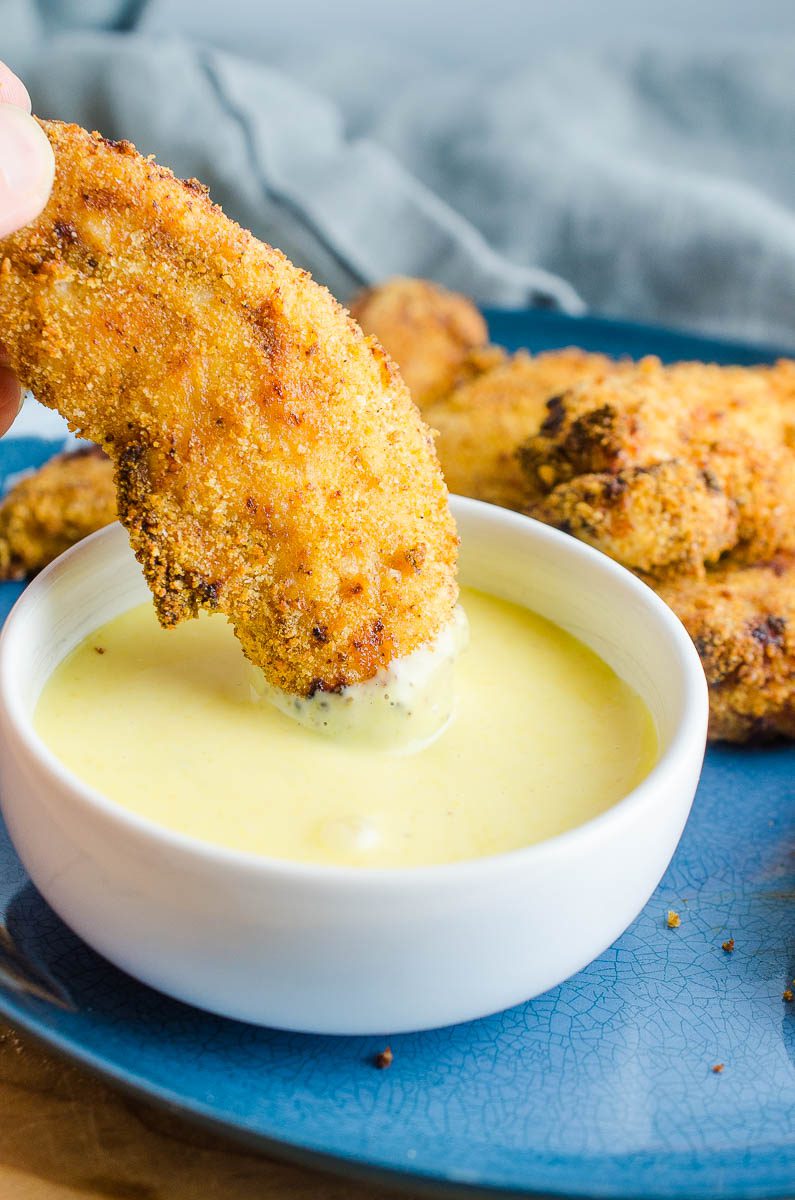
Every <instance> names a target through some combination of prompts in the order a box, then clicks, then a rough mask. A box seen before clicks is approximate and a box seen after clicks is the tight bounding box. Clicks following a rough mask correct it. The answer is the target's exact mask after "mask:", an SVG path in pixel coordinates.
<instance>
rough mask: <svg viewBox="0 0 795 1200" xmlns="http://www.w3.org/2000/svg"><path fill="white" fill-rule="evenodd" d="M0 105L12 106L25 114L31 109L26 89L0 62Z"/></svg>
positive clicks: (9, 69) (8, 68)
mask: <svg viewBox="0 0 795 1200" xmlns="http://www.w3.org/2000/svg"><path fill="white" fill-rule="evenodd" d="M0 104H13V105H15V106H16V107H17V108H23V109H24V110H25V112H30V107H31V105H30V96H29V95H28V89H27V88H26V87H25V85H24V83H23V82H22V80H21V79H19V78H18V77H17V76H16V75H15V74H14V72H13V71H12V70H11V68H10V67H7V66H6V64H5V63H4V62H0Z"/></svg>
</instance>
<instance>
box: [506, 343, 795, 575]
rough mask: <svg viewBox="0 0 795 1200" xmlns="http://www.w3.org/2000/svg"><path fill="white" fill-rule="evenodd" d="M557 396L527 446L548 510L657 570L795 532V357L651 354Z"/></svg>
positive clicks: (617, 554)
mask: <svg viewBox="0 0 795 1200" xmlns="http://www.w3.org/2000/svg"><path fill="white" fill-rule="evenodd" d="M547 410H548V411H547V416H546V418H545V420H544V422H543V424H542V425H541V428H540V430H539V432H538V433H537V434H536V435H535V436H534V437H532V438H530V439H529V440H528V441H527V442H526V443H525V445H524V446H523V447H522V448H521V450H520V461H521V463H522V466H523V468H524V470H525V472H526V474H527V476H528V478H529V480H530V484H531V487H536V488H538V490H539V491H542V492H545V493H546V495H545V497H544V499H543V500H542V501H541V502H540V503H538V504H537V505H536V506H535V507H531V509H530V511H531V513H532V514H533V515H537V516H539V517H540V518H541V519H542V520H546V521H549V522H550V523H552V524H555V525H558V526H559V527H561V528H564V529H569V530H570V531H571V532H573V533H575V534H576V535H577V536H579V537H583V538H584V539H585V540H586V541H590V542H591V544H592V545H595V546H597V547H598V548H599V549H603V550H605V551H606V552H607V553H608V554H611V555H612V556H613V557H614V558H617V559H619V561H621V562H623V563H624V564H625V565H626V566H629V567H633V568H635V569H638V570H645V571H651V572H654V573H659V572H660V571H664V570H675V571H679V570H687V571H692V572H694V573H696V574H698V573H701V572H703V570H704V565H705V564H707V563H714V562H716V561H717V560H718V558H719V557H720V556H721V555H722V554H724V553H725V552H726V551H729V550H731V551H732V552H733V553H734V556H735V558H736V559H737V560H738V561H740V560H741V561H745V562H755V561H759V560H762V559H764V558H769V557H770V556H771V555H772V554H774V553H775V552H776V550H777V549H779V548H787V547H791V546H795V519H794V518H795V364H793V363H790V362H786V361H782V362H780V363H778V364H776V365H775V366H772V367H753V368H743V367H718V366H714V365H709V364H704V363H678V364H675V365H674V366H671V367H663V366H662V364H661V363H660V362H659V361H658V360H657V359H645V360H644V361H642V362H641V363H638V364H637V365H636V366H635V367H633V368H626V369H624V370H622V371H620V372H612V373H610V374H606V375H604V376H603V377H601V378H598V379H595V380H590V381H584V382H582V383H580V384H578V385H577V386H576V387H574V388H572V389H571V390H570V391H569V392H567V393H566V394H565V395H563V396H556V397H554V398H552V399H550V400H549V401H548V402H547Z"/></svg>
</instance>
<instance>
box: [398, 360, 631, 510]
mask: <svg viewBox="0 0 795 1200" xmlns="http://www.w3.org/2000/svg"><path fill="white" fill-rule="evenodd" d="M398 363H399V365H401V364H400V360H398ZM619 366H620V364H618V363H615V362H613V361H612V360H611V359H609V358H607V357H606V356H605V355H603V354H588V353H586V352H585V351H584V350H577V349H574V348H569V349H567V350H554V351H549V352H547V353H544V354H538V355H535V356H531V355H529V354H527V353H526V352H525V351H522V350H520V351H519V353H518V354H515V355H513V356H509V355H508V354H507V353H506V352H505V351H504V350H499V349H498V348H497V347H496V346H489V347H487V348H486V349H484V350H474V351H472V353H471V354H470V355H469V357H468V358H467V359H466V360H465V361H464V362H463V363H462V365H461V368H460V370H459V383H458V385H457V386H456V387H454V388H453V390H452V391H450V392H449V393H448V394H447V395H445V396H443V397H441V398H440V399H438V400H436V401H435V402H434V403H432V404H428V405H427V406H426V407H425V408H424V409H423V416H424V417H425V420H426V421H427V422H428V424H429V425H430V426H431V428H432V429H434V430H435V431H436V435H437V436H436V452H437V454H438V455H439V461H440V462H441V464H442V471H443V473H444V477H445V480H446V482H447V486H448V488H449V489H450V491H451V492H457V493H458V494H459V495H461V496H473V497H474V498H475V499H476V500H487V501H488V502H489V503H491V504H501V505H502V506H503V507H505V508H514V509H524V508H525V507H526V506H527V505H528V504H530V503H531V501H532V500H533V498H534V492H533V490H532V488H531V481H530V479H529V477H528V475H527V474H526V473H525V472H524V471H523V470H522V468H521V466H520V464H519V459H518V457H517V453H516V452H517V450H518V448H519V446H520V445H521V444H522V443H523V442H524V441H525V440H526V439H527V438H529V437H530V436H531V435H532V434H534V433H537V432H538V429H539V426H540V425H541V422H542V421H543V420H544V417H545V416H546V411H547V410H546V401H547V399H548V397H550V396H552V395H554V394H555V393H558V392H560V391H565V390H566V389H567V388H570V387H572V386H573V385H574V384H575V383H577V382H578V381H579V380H581V379H587V378H591V377H594V378H597V377H599V376H601V375H603V374H605V372H607V371H611V370H615V369H616V368H618V367H619Z"/></svg>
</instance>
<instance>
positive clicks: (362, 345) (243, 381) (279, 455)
mask: <svg viewBox="0 0 795 1200" xmlns="http://www.w3.org/2000/svg"><path fill="white" fill-rule="evenodd" d="M43 127H44V129H45V131H46V132H47V135H48V137H49V138H50V141H51V143H52V145H53V149H54V151H55V160H56V178H55V185H54V189H53V193H52V196H51V199H50V201H49V203H48V205H47V207H46V209H45V210H44V213H43V214H42V215H41V217H39V218H38V219H37V220H36V221H35V222H33V224H31V225H29V226H28V227H27V228H26V229H24V230H22V231H21V232H19V233H16V234H13V235H12V236H11V237H9V238H7V239H5V241H3V242H0V264H2V265H1V266H0V327H1V328H2V331H3V334H2V336H3V342H4V345H5V347H6V349H7V351H8V353H9V357H10V359H11V363H12V365H13V367H14V369H15V370H16V372H17V374H18V375H19V377H20V379H21V380H22V381H23V382H24V383H25V384H26V385H27V386H29V387H31V388H32V389H33V391H34V392H35V393H36V395H37V396H38V398H39V400H41V401H43V402H44V403H45V404H47V405H49V406H50V407H52V408H57V409H58V410H59V411H60V412H62V413H63V414H64V416H66V418H67V419H68V421H69V423H70V425H71V427H72V428H74V429H75V430H76V431H77V432H78V433H79V434H80V435H81V436H84V437H88V438H90V439H91V440H92V441H95V442H97V443H98V444H100V445H102V446H103V447H104V448H105V449H106V450H107V452H108V454H109V455H110V457H111V458H112V459H113V462H114V465H115V468H116V481H117V486H118V493H119V495H118V500H119V514H120V517H121V520H122V522H123V523H124V524H125V525H126V527H127V529H128V532H129V534H130V540H131V542H132V545H133V548H134V550H135V553H136V555H137V557H138V558H139V561H140V562H141V563H142V565H143V568H144V572H145V575H146V578H147V581H148V583H149V586H150V588H151V589H152V592H153V593H154V597H155V605H156V608H157V612H158V616H159V618H160V620H161V622H162V623H163V624H164V625H166V626H171V625H175V624H176V623H177V622H179V621H181V620H183V619H184V618H186V617H190V616H194V615H196V613H197V611H198V610H199V609H200V608H206V609H210V610H215V611H219V612H223V613H226V614H227V615H228V616H229V617H230V619H231V621H232V623H233V625H234V627H235V632H236V633H237V635H238V637H239V638H240V640H241V642H242V644H243V648H244V651H245V653H246V655H247V656H248V657H249V658H250V659H251V660H252V662H254V663H256V664H258V665H260V666H261V667H263V669H264V671H265V673H266V675H267V677H268V678H269V680H270V681H271V682H272V683H274V684H276V685H277V686H280V687H282V688H285V689H286V690H288V691H290V692H295V693H299V694H311V693H312V692H313V691H316V690H318V689H325V690H331V689H336V688H339V687H341V686H344V685H345V684H348V683H354V682H357V681H360V680H364V679H367V678H370V677H371V676H372V675H373V674H374V673H375V672H376V671H377V670H378V669H379V668H380V667H381V666H382V665H386V664H387V663H388V662H389V661H390V660H391V659H392V658H394V657H397V656H401V655H405V654H408V653H410V652H411V651H412V650H414V649H415V648H416V647H417V646H419V645H420V644H422V643H424V642H427V641H428V640H429V639H431V638H432V637H433V636H434V635H435V634H436V633H437V632H438V631H439V629H440V628H441V627H442V625H444V624H445V623H446V622H447V621H448V620H449V619H450V617H451V615H452V611H453V607H454V604H455V600H456V595H457V589H456V583H455V565H456V547H457V539H456V535H455V529H454V526H453V522H452V519H451V516H450V512H449V508H448V502H447V492H446V489H445V487H444V483H443V480H442V475H441V471H440V470H439V466H438V463H437V461H436V457H435V454H434V451H433V442H432V438H431V435H430V433H429V431H428V430H427V428H426V427H425V426H424V425H423V423H422V421H421V420H420V418H419V415H418V413H417V410H416V408H415V407H414V405H413V404H412V403H411V400H410V397H409V394H408V391H407V389H406V387H405V386H404V384H403V382H402V381H401V380H400V378H399V377H398V375H397V372H396V371H394V370H393V368H392V365H391V363H390V361H389V359H388V358H387V356H386V355H385V354H384V352H383V351H382V350H381V348H380V346H378V345H377V344H376V343H375V342H374V341H373V340H371V339H367V338H365V336H364V335H363V334H362V332H361V331H360V329H359V328H358V326H356V325H355V324H354V322H353V321H351V320H350V318H349V317H348V316H347V314H346V313H345V312H344V310H343V309H341V308H340V307H339V305H338V304H337V303H336V302H335V301H334V300H333V299H332V297H331V296H330V295H329V293H328V292H327V291H326V290H325V289H324V288H321V287H319V286H318V285H317V284H315V283H314V282H313V281H312V280H311V279H310V278H309V276H308V275H307V274H306V272H303V271H299V270H297V269H296V268H295V267H294V266H292V264H291V263H289V262H288V261H287V259H286V258H285V257H284V255H282V254H281V253H280V252H279V251H276V250H273V249H271V248H270V247H269V246H266V245H264V244H262V243H260V242H258V241H256V239H255V238H253V237H252V235H251V234H249V233H246V232H245V231H243V230H241V229H240V228H239V227H238V226H236V225H235V224H234V223H233V222H232V221H229V220H228V219H227V218H226V217H225V216H224V215H223V213H221V211H220V209H218V208H216V207H215V206H214V205H213V204H211V202H210V200H209V199H208V197H207V195H206V192H205V189H204V188H203V187H202V186H201V185H200V184H198V183H196V181H188V182H182V181H180V180H178V179H175V178H174V176H173V175H172V174H171V172H169V171H167V170H165V169H163V168H161V167H158V166H156V165H155V163H154V162H152V161H151V160H149V159H145V158H143V157H142V156H141V155H139V154H138V153H137V152H136V151H135V149H134V147H133V146H131V145H130V144H129V143H128V142H119V143H113V142H108V141H106V140H104V139H103V138H101V137H100V136H99V135H96V134H88V133H86V131H85V130H82V129H80V128H79V127H78V126H75V125H62V124H60V123H57V122H43Z"/></svg>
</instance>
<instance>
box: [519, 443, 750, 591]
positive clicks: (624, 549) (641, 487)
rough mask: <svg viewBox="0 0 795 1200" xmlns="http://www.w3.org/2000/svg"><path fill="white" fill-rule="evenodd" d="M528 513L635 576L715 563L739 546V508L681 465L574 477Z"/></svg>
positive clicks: (670, 463) (695, 471) (671, 463)
mask: <svg viewBox="0 0 795 1200" xmlns="http://www.w3.org/2000/svg"><path fill="white" fill-rule="evenodd" d="M525 512H527V513H528V514H529V515H530V516H533V517H535V518H536V520H539V521H543V522H544V523H545V524H546V525H555V526H557V528H558V529H563V530H564V531H565V532H566V533H571V534H573V535H574V537H576V538H579V539H580V541H583V542H588V543H589V545H591V546H595V547H596V548H597V549H598V550H601V551H602V552H603V553H605V554H609V555H610V557H611V558H615V559H617V560H618V561H619V562H622V563H623V564H624V565H625V566H628V567H631V568H632V569H633V570H636V571H655V570H660V569H661V568H662V567H663V566H665V565H666V564H668V563H677V564H682V563H686V564H689V563H690V562H691V560H692V561H694V562H695V563H697V564H699V565H700V564H702V563H704V562H715V561H717V559H718V558H719V557H720V555H721V554H722V553H723V552H724V551H725V550H727V549H729V547H731V546H733V545H735V543H736V541H737V520H738V517H737V505H736V504H734V503H732V502H731V501H730V500H729V498H728V496H727V495H726V493H725V492H724V491H723V489H722V488H715V487H712V486H710V484H709V483H708V482H707V481H706V480H705V478H704V474H703V472H701V471H699V470H698V469H697V468H696V467H694V466H693V465H692V463H688V462H680V461H678V460H669V461H666V462H662V463H657V464H655V465H654V466H651V467H628V468H627V469H626V470H624V471H619V472H617V474H615V475H611V474H609V473H607V472H602V473H599V474H589V475H576V476H575V477H574V478H573V479H570V480H568V481H567V482H566V483H560V484H558V486H557V487H556V488H554V489H553V490H552V491H551V492H550V493H549V495H547V496H544V497H543V498H542V499H540V500H534V501H531V502H529V503H528V504H527V505H526V506H525Z"/></svg>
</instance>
